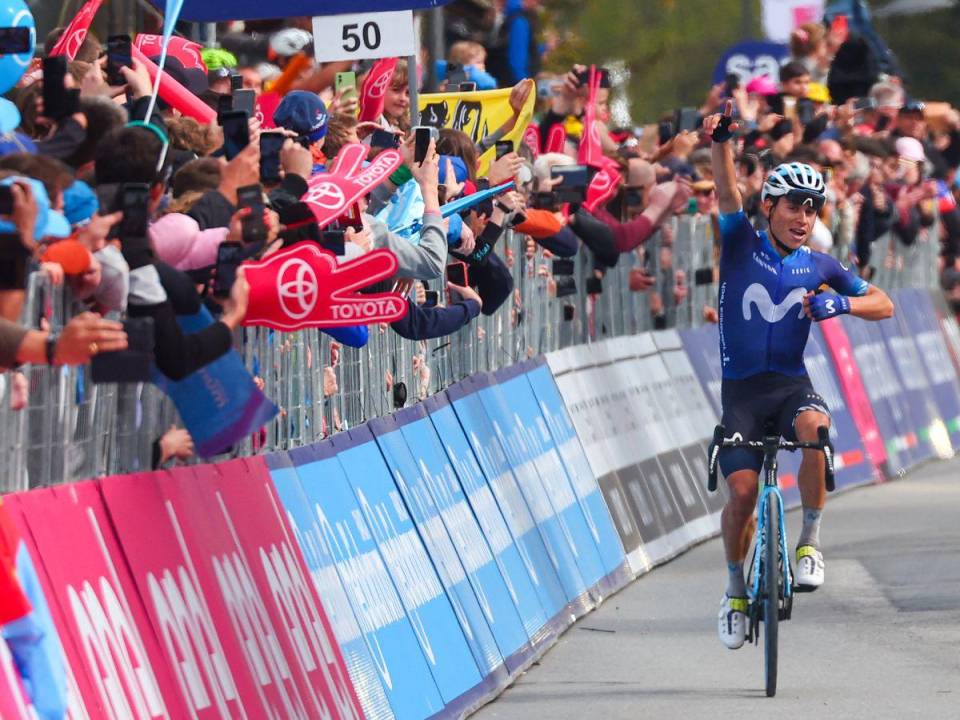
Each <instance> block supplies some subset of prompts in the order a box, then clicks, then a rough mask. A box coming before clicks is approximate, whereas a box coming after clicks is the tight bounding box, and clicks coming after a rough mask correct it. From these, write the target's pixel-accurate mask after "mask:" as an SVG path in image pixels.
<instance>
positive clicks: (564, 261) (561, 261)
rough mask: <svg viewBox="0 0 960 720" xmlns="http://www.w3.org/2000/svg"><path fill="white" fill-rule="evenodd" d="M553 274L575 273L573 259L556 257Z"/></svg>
mask: <svg viewBox="0 0 960 720" xmlns="http://www.w3.org/2000/svg"><path fill="white" fill-rule="evenodd" d="M553 274H554V276H557V275H573V260H571V259H569V258H554V260H553Z"/></svg>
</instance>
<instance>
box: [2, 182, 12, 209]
mask: <svg viewBox="0 0 960 720" xmlns="http://www.w3.org/2000/svg"><path fill="white" fill-rule="evenodd" d="M12 214H13V190H12V189H11V188H10V186H9V185H0V215H12Z"/></svg>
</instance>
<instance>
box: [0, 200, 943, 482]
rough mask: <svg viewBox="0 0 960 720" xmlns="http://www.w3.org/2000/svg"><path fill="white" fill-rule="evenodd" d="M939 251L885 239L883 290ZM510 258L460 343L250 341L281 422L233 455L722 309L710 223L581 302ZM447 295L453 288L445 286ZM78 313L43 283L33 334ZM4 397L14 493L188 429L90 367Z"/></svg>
mask: <svg viewBox="0 0 960 720" xmlns="http://www.w3.org/2000/svg"><path fill="white" fill-rule="evenodd" d="M935 227H936V226H935ZM938 245H939V242H938V237H937V235H936V233H935V232H932V231H931V232H926V231H925V232H924V233H922V234H921V237H920V238H919V239H918V240H917V242H916V243H915V244H914V245H913V246H910V247H906V246H903V245H902V244H901V243H899V242H897V241H896V240H895V239H894V238H893V237H892V236H885V237H884V238H881V239H880V240H878V241H877V243H876V245H875V247H874V257H875V258H878V261H877V262H875V263H874V264H875V265H876V266H877V268H878V270H877V276H876V277H875V278H874V282H876V283H877V284H879V285H880V286H881V287H886V288H891V289H894V288H899V287H907V286H913V287H935V286H936V284H937V254H938ZM497 252H498V253H499V255H500V257H501V258H503V259H504V261H505V262H506V263H507V265H508V266H509V267H510V268H511V271H512V273H513V278H514V283H515V291H514V296H513V298H512V300H508V301H507V302H505V303H504V304H503V306H502V307H501V308H500V309H499V310H498V311H497V312H496V313H495V314H494V315H492V316H486V315H481V316H480V317H479V318H477V320H475V321H474V322H473V323H471V324H470V325H468V326H467V327H466V328H464V329H462V330H461V331H459V332H458V333H456V334H454V335H452V336H449V337H445V338H439V339H436V340H430V341H425V342H423V341H421V342H411V341H407V340H404V339H402V338H400V336H398V335H397V334H396V333H394V332H393V331H392V330H390V329H389V328H387V327H385V326H384V327H371V328H370V341H369V343H368V345H367V346H366V347H364V348H361V349H353V348H349V347H341V346H340V345H339V344H338V343H335V342H333V341H332V340H331V339H330V338H329V337H328V336H327V335H324V334H322V333H320V332H318V331H316V330H304V331H300V332H294V333H278V332H274V331H271V330H267V329H265V328H250V329H245V330H243V331H241V332H239V333H238V335H237V348H238V349H239V350H240V352H241V353H242V354H243V357H244V359H245V361H246V363H247V366H248V367H249V368H250V369H251V371H252V372H253V373H254V375H255V376H257V377H259V378H261V379H262V381H263V385H264V391H265V392H266V394H267V395H268V396H269V397H270V398H272V399H273V400H274V402H276V404H277V405H278V406H279V407H280V414H279V415H278V416H277V418H276V419H275V420H274V421H273V422H271V423H270V424H269V425H268V426H267V427H265V428H264V429H263V431H261V432H260V433H258V434H256V435H255V436H254V437H251V438H249V439H247V440H246V441H245V442H243V443H240V444H238V445H237V446H235V447H234V448H232V454H233V455H249V454H253V453H258V452H269V451H272V450H285V449H289V448H292V447H297V446H300V445H306V444H309V443H312V442H316V441H317V440H320V439H322V438H324V437H326V436H328V435H330V434H332V433H335V432H339V431H342V430H345V429H349V428H351V427H355V426H357V425H360V424H362V423H363V422H364V421H366V420H368V419H370V418H373V417H377V416H381V415H385V414H388V413H390V412H392V411H393V410H394V409H396V408H398V407H401V406H403V405H404V404H411V403H414V402H417V401H419V400H421V399H423V398H425V397H426V396H427V395H429V394H432V393H435V392H438V391H441V390H443V389H444V388H446V387H448V386H449V385H451V384H453V383H455V382H457V381H459V380H461V379H463V378H465V377H467V376H469V375H472V374H474V373H477V372H484V371H491V370H496V369H498V368H501V367H504V366H508V365H511V364H514V363H516V362H518V361H521V360H523V359H526V358H529V357H533V356H535V355H538V354H540V353H546V352H550V351H552V350H556V349H559V348H562V347H566V346H568V345H572V344H580V343H589V342H593V341H597V340H601V339H603V338H606V337H612V336H617V335H625V334H635V333H639V332H644V331H647V330H653V329H657V328H661V327H680V328H683V327H696V326H699V325H702V324H703V323H704V322H706V320H705V319H704V312H703V308H704V307H705V306H711V307H714V308H715V307H716V292H717V287H716V284H715V283H710V284H700V285H698V284H696V282H695V277H696V270H698V269H701V270H703V269H707V268H712V267H714V266H715V258H716V251H715V244H714V228H713V223H712V221H711V219H710V218H709V217H704V216H692V217H691V216H684V217H680V218H676V219H674V220H673V221H672V223H671V224H670V225H669V226H668V227H667V228H666V229H665V230H664V231H661V232H658V233H657V234H655V235H654V236H653V237H652V238H650V240H648V241H647V243H645V244H644V245H643V246H641V248H639V249H638V250H637V251H635V252H633V253H629V254H626V255H624V256H622V257H621V259H620V263H619V264H618V265H617V266H616V267H615V268H613V269H611V270H609V271H607V272H606V273H605V276H604V277H603V292H602V293H601V294H599V295H588V294H587V293H586V292H585V286H586V280H587V278H588V277H590V276H591V275H593V274H594V273H595V270H594V268H593V264H592V259H591V258H590V257H589V255H588V254H587V252H586V251H585V250H581V253H580V255H579V256H578V257H577V258H576V261H575V279H576V285H577V291H576V293H575V294H573V295H568V296H566V297H562V298H557V297H555V296H554V292H555V284H554V279H553V277H552V276H551V275H550V271H551V262H550V254H549V253H547V252H545V251H544V250H543V249H542V248H540V247H539V246H535V250H534V251H532V252H530V253H528V252H527V242H526V238H525V237H522V236H518V235H514V234H512V233H508V234H507V236H506V237H505V238H504V240H503V241H501V242H500V243H499V244H498V248H497ZM836 252H837V253H838V255H839V254H841V253H845V252H846V250H845V249H844V248H836ZM634 268H646V270H647V272H649V273H650V274H652V275H653V276H654V278H655V283H654V285H653V287H652V288H650V290H648V291H646V292H632V291H631V290H630V273H631V270H632V269H634ZM679 271H682V275H680V272H679ZM703 274H704V273H701V275H703ZM433 289H440V290H442V288H440V287H439V286H438V283H437V282H436V281H435V282H434V283H433ZM69 310H70V308H69V300H68V299H67V298H66V297H65V296H64V293H63V292H62V291H61V289H60V288H54V287H51V286H50V284H49V282H48V281H47V280H46V278H45V277H44V276H42V275H39V274H34V275H33V276H32V277H31V279H30V283H29V287H28V292H27V301H26V308H25V318H26V319H27V322H29V323H30V324H32V325H36V324H37V322H38V319H39V318H41V317H42V318H45V319H46V322H48V323H49V324H50V326H51V327H53V328H58V327H62V325H63V323H64V319H65V318H67V317H68V316H69V314H70V312H69ZM18 373H19V376H18ZM24 381H25V382H26V383H27V385H28V399H27V401H26V406H25V407H24V408H23V409H19V410H16V409H12V408H11V398H12V396H13V395H14V394H15V393H14V392H13V388H14V386H15V385H16V384H17V383H21V382H24ZM0 392H2V394H0V491H4V492H7V491H16V490H23V489H26V488H28V487H37V486H46V485H54V484H59V483H63V482H70V481H73V480H79V479H83V478H89V477H93V476H98V475H105V474H115V473H125V472H134V471H138V470H148V469H150V466H151V451H152V444H153V442H154V441H155V440H156V439H157V438H159V437H160V436H161V435H162V434H163V433H164V432H165V431H166V430H167V429H168V428H169V427H170V426H171V425H173V424H175V423H177V421H178V417H177V413H176V411H175V409H174V408H173V405H172V404H171V403H170V402H169V400H167V398H166V397H165V396H164V395H163V393H161V392H160V391H159V390H158V389H157V388H156V387H154V386H153V385H150V384H127V385H112V384H106V385H94V384H93V383H91V382H90V379H89V373H88V372H87V369H86V368H48V367H32V366H28V367H24V368H21V369H20V370H19V371H17V372H16V373H15V372H8V373H6V374H5V375H3V376H0Z"/></svg>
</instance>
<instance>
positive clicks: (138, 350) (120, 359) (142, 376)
mask: <svg viewBox="0 0 960 720" xmlns="http://www.w3.org/2000/svg"><path fill="white" fill-rule="evenodd" d="M123 330H124V332H126V333H127V349H126V350H116V351H114V352H105V353H100V354H99V355H94V356H93V358H92V359H91V360H90V379H91V381H93V382H94V383H107V382H146V381H148V380H150V378H151V376H152V369H153V355H154V353H153V350H154V346H155V343H156V340H155V337H154V328H153V318H152V317H138V318H127V319H126V320H124V321H123Z"/></svg>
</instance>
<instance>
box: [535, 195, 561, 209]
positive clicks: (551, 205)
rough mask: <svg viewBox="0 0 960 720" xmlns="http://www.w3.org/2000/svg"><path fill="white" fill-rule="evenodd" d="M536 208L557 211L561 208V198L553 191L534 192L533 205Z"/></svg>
mask: <svg viewBox="0 0 960 720" xmlns="http://www.w3.org/2000/svg"><path fill="white" fill-rule="evenodd" d="M531 207H533V209H535V210H549V211H550V212H556V211H557V210H559V209H560V198H559V197H557V193H555V192H553V191H547V192H536V193H534V194H533V199H532V205H531Z"/></svg>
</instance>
